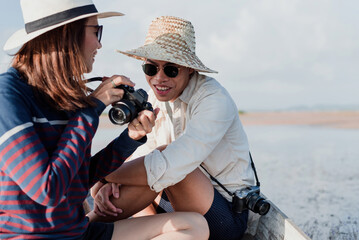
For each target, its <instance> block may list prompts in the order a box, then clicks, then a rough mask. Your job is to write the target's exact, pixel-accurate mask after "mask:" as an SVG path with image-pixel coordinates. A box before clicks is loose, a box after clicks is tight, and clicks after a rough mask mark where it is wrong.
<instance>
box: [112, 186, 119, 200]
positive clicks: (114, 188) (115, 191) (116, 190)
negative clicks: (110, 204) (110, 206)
mask: <svg viewBox="0 0 359 240" xmlns="http://www.w3.org/2000/svg"><path fill="white" fill-rule="evenodd" d="M112 195H113V197H114V198H119V197H120V184H118V183H112Z"/></svg>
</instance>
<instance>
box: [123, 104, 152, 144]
mask: <svg viewBox="0 0 359 240" xmlns="http://www.w3.org/2000/svg"><path fill="white" fill-rule="evenodd" d="M155 120H156V116H155V114H154V112H152V111H149V110H144V111H141V112H140V113H139V114H138V116H137V118H135V119H134V120H132V122H131V123H130V124H129V125H128V130H129V136H130V137H131V138H132V139H134V140H139V139H141V138H142V137H144V136H145V135H146V134H147V133H150V132H151V131H152V128H153V126H154V125H155Z"/></svg>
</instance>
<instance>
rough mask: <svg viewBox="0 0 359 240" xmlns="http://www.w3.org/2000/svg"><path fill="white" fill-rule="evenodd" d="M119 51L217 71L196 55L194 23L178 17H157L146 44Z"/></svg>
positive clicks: (211, 71) (203, 69) (139, 56)
mask: <svg viewBox="0 0 359 240" xmlns="http://www.w3.org/2000/svg"><path fill="white" fill-rule="evenodd" d="M117 51H118V52H120V53H122V54H125V55H127V56H130V57H133V58H136V59H139V60H145V59H153V60H159V61H166V62H171V63H175V64H178V65H180V66H185V67H189V68H193V69H195V70H197V71H199V72H208V73H217V71H214V70H212V69H209V68H208V67H206V66H205V65H204V64H203V63H202V62H201V60H199V58H198V57H197V56H196V40H195V33H194V28H193V26H192V23H191V22H189V21H187V20H184V19H181V18H177V17H171V16H163V17H159V18H156V19H155V20H153V21H152V23H151V25H150V28H149V30H148V34H147V36H146V40H145V44H144V46H142V47H139V48H137V49H132V50H129V51H119V50H117Z"/></svg>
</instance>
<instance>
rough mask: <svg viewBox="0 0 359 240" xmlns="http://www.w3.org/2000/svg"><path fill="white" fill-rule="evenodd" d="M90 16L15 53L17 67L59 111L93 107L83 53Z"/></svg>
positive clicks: (28, 44) (65, 26)
mask: <svg viewBox="0 0 359 240" xmlns="http://www.w3.org/2000/svg"><path fill="white" fill-rule="evenodd" d="M87 20H88V19H81V20H78V21H75V22H73V23H69V24H66V25H64V26H61V27H58V28H56V29H54V30H51V31H49V32H47V33H44V34H42V35H40V36H39V37H36V38H35V39H33V40H31V41H29V42H27V43H26V44H24V45H23V47H22V48H21V49H20V50H19V51H18V52H17V53H16V54H15V56H14V59H13V63H12V66H13V67H14V68H16V69H17V70H18V71H19V72H20V74H21V75H22V77H23V78H24V79H25V80H26V81H27V83H28V84H29V85H31V86H32V87H33V88H34V92H35V96H36V97H37V98H39V100H41V102H44V101H45V102H44V103H46V104H47V105H49V106H50V107H51V108H53V109H56V110H67V111H75V110H77V109H79V108H84V107H87V106H93V105H94V103H93V102H92V101H91V99H90V98H89V97H88V96H87V93H86V90H85V89H86V86H85V83H84V82H83V79H84V76H83V74H84V73H85V72H86V65H85V63H84V60H83V56H82V53H81V46H82V43H83V41H84V36H85V24H86V22H87Z"/></svg>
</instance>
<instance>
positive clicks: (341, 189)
mask: <svg viewBox="0 0 359 240" xmlns="http://www.w3.org/2000/svg"><path fill="white" fill-rule="evenodd" d="M240 118H241V121H242V123H243V126H244V128H245V131H246V133H247V136H248V139H249V143H250V147H251V152H252V156H253V158H254V162H255V164H256V168H257V172H258V175H259V180H260V182H261V190H262V192H263V193H264V194H265V195H266V196H267V197H268V198H269V199H270V200H271V201H272V202H274V203H275V204H276V205H277V206H278V207H279V208H280V209H281V210H282V211H283V212H284V213H285V214H286V215H287V216H288V217H290V218H291V219H292V220H293V221H294V223H296V224H297V225H298V226H299V227H300V228H301V229H302V230H303V231H304V232H305V233H307V235H308V236H309V237H311V238H312V239H313V240H323V239H331V240H334V239H336V240H337V239H340V240H355V239H358V238H359V206H358V204H357V203H358V202H359V197H358V196H359V187H358V179H359V162H358V158H359V148H358V143H359V111H330V112H329V111H328V112H314V111H313V112H311V111H310V112H309V111H308V112H249V113H244V114H240ZM121 131H122V128H121V127H118V126H114V125H113V124H112V123H111V122H110V121H109V120H108V117H107V116H106V115H104V116H102V117H101V121H100V127H99V130H98V132H97V134H96V135H97V137H95V139H94V143H93V146H94V149H96V148H97V149H99V148H101V147H103V146H104V145H105V144H106V142H107V141H109V140H110V139H112V138H113V137H114V136H116V135H118V134H119V133H120V132H121ZM105 139H106V140H105Z"/></svg>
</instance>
